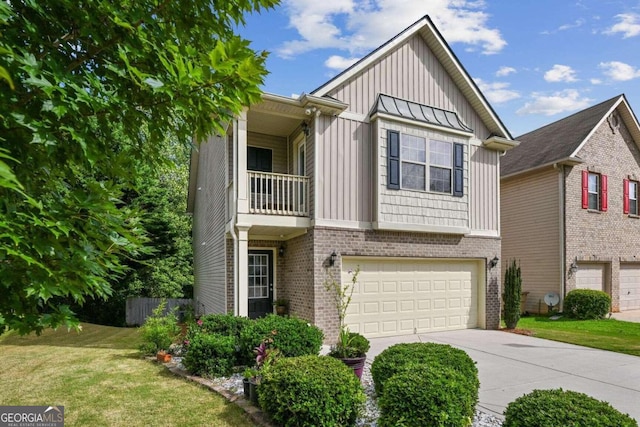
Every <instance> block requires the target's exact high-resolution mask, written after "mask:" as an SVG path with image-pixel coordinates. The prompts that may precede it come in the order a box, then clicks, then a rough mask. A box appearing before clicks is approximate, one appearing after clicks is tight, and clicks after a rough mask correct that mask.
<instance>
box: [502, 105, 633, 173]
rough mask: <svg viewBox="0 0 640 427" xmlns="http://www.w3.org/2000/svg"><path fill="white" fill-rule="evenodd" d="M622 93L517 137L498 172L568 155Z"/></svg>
mask: <svg viewBox="0 0 640 427" xmlns="http://www.w3.org/2000/svg"><path fill="white" fill-rule="evenodd" d="M623 96H624V95H618V96H616V97H614V98H611V99H609V100H607V101H604V102H601V103H600V104H597V105H594V106H593V107H589V108H587V109H586V110H582V111H579V112H577V113H575V114H573V115H571V116H569V117H565V118H564V119H561V120H558V121H557V122H554V123H551V124H548V125H546V126H543V127H541V128H539V129H536V130H534V131H531V132H529V133H526V134H524V135H522V136H519V137H517V138H516V140H518V141H520V145H518V146H517V147H516V148H514V149H513V150H510V151H508V152H507V153H506V154H505V155H504V157H502V159H501V165H500V175H501V176H508V175H513V174H515V173H518V172H522V171H525V170H529V169H533V168H535V167H537V166H542V165H546V164H550V163H553V162H554V161H558V160H561V159H566V158H567V157H569V156H571V155H572V154H573V153H574V152H575V151H576V149H577V148H578V147H579V146H580V144H581V143H582V142H583V141H584V140H585V138H586V137H587V136H588V135H589V133H590V132H591V131H592V130H593V129H594V127H595V126H596V125H597V124H598V123H599V122H600V121H601V120H602V118H603V117H604V115H605V114H606V113H607V112H608V111H609V110H610V109H611V107H613V105H614V104H616V102H618V100H619V99H620V98H621V97H623Z"/></svg>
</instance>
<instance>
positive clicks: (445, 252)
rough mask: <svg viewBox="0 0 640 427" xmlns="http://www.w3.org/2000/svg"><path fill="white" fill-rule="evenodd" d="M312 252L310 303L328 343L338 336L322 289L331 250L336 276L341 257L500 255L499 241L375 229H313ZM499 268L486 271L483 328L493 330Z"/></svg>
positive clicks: (497, 313)
mask: <svg viewBox="0 0 640 427" xmlns="http://www.w3.org/2000/svg"><path fill="white" fill-rule="evenodd" d="M312 234H313V253H314V277H315V279H314V290H315V292H314V303H315V319H314V323H315V324H316V325H318V326H319V327H320V328H322V330H323V331H324V333H325V341H328V342H332V341H334V340H335V338H336V337H337V333H338V318H337V314H336V311H335V310H336V309H335V304H334V302H333V300H332V296H331V295H330V294H329V293H328V292H327V291H326V290H325V288H324V281H325V278H326V277H327V271H326V269H327V268H328V259H329V255H330V254H331V252H332V251H334V250H335V251H336V253H337V254H338V255H339V256H338V259H337V260H336V263H335V265H334V267H333V269H334V274H335V275H336V277H339V274H340V269H341V267H342V264H341V257H343V256H374V257H411V258H435V259H437V258H455V259H462V258H466V259H482V260H483V261H484V262H485V265H486V261H487V260H489V259H492V258H493V257H494V256H495V255H496V254H500V239H496V238H478V237H476V238H474V237H463V236H460V235H447V234H427V233H405V232H390V231H377V230H345V229H338V228H328V227H315V228H314V230H313V233H312ZM499 272H500V266H499V265H498V266H497V267H495V268H493V269H491V270H487V272H486V276H487V284H486V295H483V296H479V297H481V298H482V297H484V298H486V308H485V310H486V319H485V322H486V327H487V329H497V328H498V327H499V325H500V276H499Z"/></svg>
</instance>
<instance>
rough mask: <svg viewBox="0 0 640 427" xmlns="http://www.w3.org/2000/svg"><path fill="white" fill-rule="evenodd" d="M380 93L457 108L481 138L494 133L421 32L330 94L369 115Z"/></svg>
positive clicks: (452, 109)
mask: <svg viewBox="0 0 640 427" xmlns="http://www.w3.org/2000/svg"><path fill="white" fill-rule="evenodd" d="M379 94H385V95H389V96H391V97H394V98H400V99H403V100H409V101H413V102H415V103H418V104H422V105H428V106H431V107H435V108H439V109H442V110H446V111H454V112H456V113H457V114H458V115H459V117H460V119H461V120H462V122H463V123H464V124H465V125H466V126H467V127H469V128H471V129H473V130H474V131H475V132H476V135H478V138H484V137H487V136H488V135H489V134H490V133H491V132H490V131H489V129H488V128H487V126H485V124H484V122H483V121H482V119H481V118H480V116H479V115H478V114H477V113H476V111H475V110H474V109H473V107H472V106H471V104H470V103H469V102H468V101H467V99H466V98H465V96H464V94H463V93H462V92H461V90H460V89H459V88H458V86H457V85H456V83H455V82H454V80H453V79H452V78H451V76H450V75H449V74H448V73H447V70H446V69H445V68H444V66H443V65H442V64H441V63H440V61H439V60H438V58H437V57H436V56H435V55H434V54H433V52H432V51H431V49H430V48H429V47H428V46H427V44H426V43H425V41H424V40H423V38H422V36H420V35H418V34H416V35H415V36H414V37H412V38H410V39H408V40H407V41H406V42H405V43H403V44H402V45H400V46H398V47H397V48H396V49H395V50H393V51H391V52H389V53H388V54H387V55H386V56H384V57H381V58H379V59H378V60H377V61H375V62H373V63H372V64H371V65H370V66H369V67H367V68H366V69H364V70H363V71H362V72H361V73H358V74H356V75H354V76H352V77H351V78H350V79H348V80H347V81H345V82H344V83H343V84H340V85H339V86H338V87H336V88H335V89H334V90H332V91H331V92H329V93H328V94H327V95H328V96H331V97H332V98H336V99H339V100H340V101H342V102H344V103H345V104H348V105H349V111H351V112H353V113H356V114H361V115H366V114H367V113H369V112H370V110H371V108H372V106H373V105H374V104H375V103H376V99H377V97H378V95H379Z"/></svg>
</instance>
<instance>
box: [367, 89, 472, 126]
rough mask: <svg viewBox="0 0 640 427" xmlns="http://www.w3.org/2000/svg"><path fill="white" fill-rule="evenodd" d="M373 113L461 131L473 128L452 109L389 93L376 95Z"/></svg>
mask: <svg viewBox="0 0 640 427" xmlns="http://www.w3.org/2000/svg"><path fill="white" fill-rule="evenodd" d="M374 113H386V114H391V115H392V116H398V117H403V118H405V119H410V120H417V121H420V122H424V123H428V124H431V125H436V126H443V127H447V128H451V129H456V130H460V131H463V132H473V129H471V128H470V127H469V126H467V125H465V124H464V123H463V122H462V120H460V118H459V117H458V115H457V114H456V113H454V112H453V111H447V110H443V109H440V108H436V107H430V106H428V105H422V104H418V103H416V102H411V101H405V100H404V99H399V98H394V97H392V96H389V95H382V94H381V95H378V101H377V102H376V104H375V106H374V107H373V111H372V112H371V114H372V115H373V114H374Z"/></svg>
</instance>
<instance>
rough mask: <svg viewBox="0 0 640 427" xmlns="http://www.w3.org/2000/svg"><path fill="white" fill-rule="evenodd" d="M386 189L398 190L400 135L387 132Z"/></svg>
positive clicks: (390, 131) (394, 132)
mask: <svg viewBox="0 0 640 427" xmlns="http://www.w3.org/2000/svg"><path fill="white" fill-rule="evenodd" d="M387 188H389V189H391V190H399V189H400V133H398V132H396V131H393V130H388V131H387Z"/></svg>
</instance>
